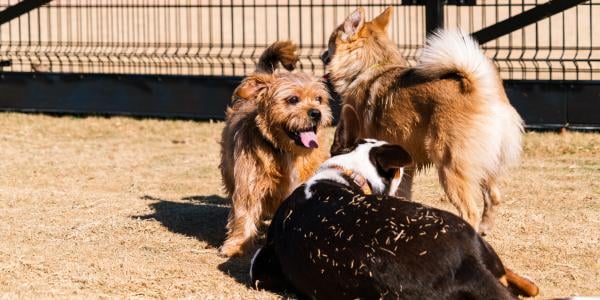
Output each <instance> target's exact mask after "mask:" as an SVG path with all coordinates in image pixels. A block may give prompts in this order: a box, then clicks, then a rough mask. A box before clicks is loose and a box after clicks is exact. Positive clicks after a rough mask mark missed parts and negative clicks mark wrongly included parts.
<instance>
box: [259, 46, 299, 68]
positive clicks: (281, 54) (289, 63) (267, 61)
mask: <svg viewBox="0 0 600 300" xmlns="http://www.w3.org/2000/svg"><path fill="white" fill-rule="evenodd" d="M296 50H298V46H296V44H294V43H292V42H291V41H277V42H275V43H273V44H271V46H269V47H268V48H267V49H265V51H264V52H263V53H262V55H261V56H260V59H259V60H258V65H257V66H256V71H257V72H261V73H268V74H272V73H273V72H274V71H275V69H277V65H278V64H279V63H281V65H282V66H283V67H284V68H285V69H286V70H288V71H292V70H294V69H295V68H296V63H297V62H298V54H296Z"/></svg>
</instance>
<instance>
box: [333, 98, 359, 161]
mask: <svg viewBox="0 0 600 300" xmlns="http://www.w3.org/2000/svg"><path fill="white" fill-rule="evenodd" d="M359 132H360V123H359V120H358V114H357V113H356V110H354V108H352V106H350V105H348V104H344V106H342V113H341V115H340V122H339V124H338V126H337V128H336V129H335V134H334V137H333V144H332V145H331V149H330V151H329V152H330V154H331V156H335V155H340V154H344V153H348V152H350V151H352V149H353V148H352V146H354V144H356V141H357V140H358V137H359ZM348 150H349V151H348Z"/></svg>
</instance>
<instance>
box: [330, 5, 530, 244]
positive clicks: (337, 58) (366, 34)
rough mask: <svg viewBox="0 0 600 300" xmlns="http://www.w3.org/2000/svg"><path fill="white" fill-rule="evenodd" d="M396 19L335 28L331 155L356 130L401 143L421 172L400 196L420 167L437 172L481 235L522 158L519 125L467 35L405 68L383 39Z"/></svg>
mask: <svg viewBox="0 0 600 300" xmlns="http://www.w3.org/2000/svg"><path fill="white" fill-rule="evenodd" d="M391 13H392V10H391V8H388V9H386V10H385V11H384V12H383V13H382V14H381V15H379V16H378V17H376V18H375V19H373V20H372V21H370V22H367V21H365V13H364V10H363V9H362V8H359V9H357V10H356V11H355V12H353V13H352V14H351V15H350V16H349V17H348V18H347V19H346V20H345V21H344V22H343V23H342V24H341V25H340V26H339V27H338V28H337V29H335V30H334V32H333V33H332V35H331V37H330V39H329V45H328V50H327V51H326V52H325V53H323V55H322V57H321V58H322V60H323V62H324V63H325V64H327V71H328V78H329V80H330V81H331V83H332V84H333V86H334V87H335V90H336V92H337V93H339V94H340V96H341V98H342V101H343V107H342V116H341V122H340V125H339V126H338V128H337V130H336V135H335V140H334V144H333V146H332V153H335V152H337V151H339V150H340V149H343V148H344V147H347V146H349V143H351V142H352V141H349V140H348V139H347V138H346V137H347V134H348V132H353V131H357V132H358V133H359V138H365V137H372V138H376V139H381V140H386V141H388V142H390V143H395V144H399V145H401V146H402V147H404V148H405V149H406V150H407V151H408V152H409V153H410V155H411V156H412V157H413V160H414V162H415V165H414V168H412V170H411V169H407V172H406V173H405V177H404V179H403V180H402V184H401V186H400V190H399V191H400V195H401V196H404V197H406V198H408V199H410V190H411V185H412V177H413V175H414V172H415V170H418V169H420V168H424V167H427V166H428V165H434V166H435V167H436V168H437V171H438V175H439V179H440V183H441V184H442V186H443V188H444V190H445V192H446V195H447V197H448V199H449V200H450V202H452V204H453V205H454V206H456V208H457V209H458V211H459V213H460V215H461V216H462V217H463V218H465V219H466V220H467V221H468V222H469V223H470V224H471V225H472V226H473V227H475V228H479V231H480V232H482V233H485V231H487V230H489V229H490V228H491V227H492V225H493V215H494V206H496V205H497V204H499V202H500V194H499V191H498V187H497V178H498V177H499V176H500V175H501V174H502V173H504V172H505V171H506V169H507V166H509V165H511V164H514V163H516V161H518V159H519V156H520V154H521V149H522V146H521V139H522V131H523V125H522V120H521V118H520V116H519V114H518V113H517V112H516V111H515V109H514V108H513V107H512V106H511V105H510V103H509V101H508V98H507V96H506V93H505V91H504V88H503V86H502V80H501V79H500V76H499V74H498V71H497V70H496V68H495V66H494V65H493V63H492V62H491V61H490V60H489V59H488V58H487V57H486V56H485V55H484V54H483V53H482V51H481V50H480V48H479V46H478V45H477V43H476V42H475V41H474V40H473V39H472V38H471V37H470V36H469V35H467V34H464V33H462V32H461V31H460V30H447V31H438V32H437V33H435V34H433V35H430V36H429V38H428V39H427V42H426V45H425V47H424V49H423V53H422V55H421V56H420V58H419V61H418V63H417V65H415V66H414V67H409V66H408V64H407V62H406V60H405V59H404V58H403V57H402V55H401V53H400V51H399V49H398V48H397V47H396V45H395V44H394V43H393V42H392V41H391V40H390V39H389V38H388V37H387V29H386V28H387V25H388V23H389V21H390V17H391ZM482 195H483V199H484V210H483V214H482V218H481V219H480V217H479V214H478V213H477V211H478V209H477V205H476V204H477V202H476V200H477V199H480V198H481V197H482ZM480 222H481V224H480Z"/></svg>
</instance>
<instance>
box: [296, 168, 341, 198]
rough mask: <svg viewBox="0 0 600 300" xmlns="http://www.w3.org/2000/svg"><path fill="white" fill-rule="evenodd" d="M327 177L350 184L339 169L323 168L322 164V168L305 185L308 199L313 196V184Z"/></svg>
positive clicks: (305, 193)
mask: <svg viewBox="0 0 600 300" xmlns="http://www.w3.org/2000/svg"><path fill="white" fill-rule="evenodd" d="M325 179H327V180H332V181H336V182H339V183H341V184H343V185H349V184H350V183H349V182H348V181H347V180H346V179H344V177H343V176H342V175H341V174H340V173H339V171H337V170H334V169H323V165H321V168H320V169H319V170H318V171H317V173H316V174H315V175H313V177H311V178H310V179H309V180H308V181H307V182H306V185H305V187H304V195H305V196H306V199H310V198H311V197H312V191H311V188H312V186H313V185H314V184H315V183H317V181H319V180H325Z"/></svg>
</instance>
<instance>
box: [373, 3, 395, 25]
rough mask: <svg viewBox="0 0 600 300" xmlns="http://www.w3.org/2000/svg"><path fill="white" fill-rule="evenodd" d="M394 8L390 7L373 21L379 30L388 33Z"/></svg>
mask: <svg viewBox="0 0 600 300" xmlns="http://www.w3.org/2000/svg"><path fill="white" fill-rule="evenodd" d="M393 11H394V10H393V8H392V7H391V6H389V7H388V8H386V9H385V10H384V11H383V12H382V13H381V14H380V15H379V16H377V17H376V18H375V19H373V21H371V22H372V23H373V24H375V26H377V27H379V29H381V30H383V31H386V30H387V26H388V24H389V23H390V19H391V18H392V12H393Z"/></svg>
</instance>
